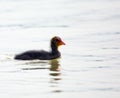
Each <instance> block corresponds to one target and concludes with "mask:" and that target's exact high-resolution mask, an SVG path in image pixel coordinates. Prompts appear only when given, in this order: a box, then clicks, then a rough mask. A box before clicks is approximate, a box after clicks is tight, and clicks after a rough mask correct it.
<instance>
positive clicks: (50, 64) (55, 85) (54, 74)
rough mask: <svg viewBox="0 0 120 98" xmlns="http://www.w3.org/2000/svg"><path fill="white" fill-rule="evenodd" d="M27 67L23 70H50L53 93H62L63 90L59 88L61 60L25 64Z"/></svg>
mask: <svg viewBox="0 0 120 98" xmlns="http://www.w3.org/2000/svg"><path fill="white" fill-rule="evenodd" d="M22 65H25V66H24V68H22V70H46V69H47V70H49V77H50V82H49V83H50V87H51V92H53V93H60V92H62V90H61V89H60V88H59V86H60V80H61V70H60V63H59V59H55V60H50V61H29V62H24V63H23V64H22Z"/></svg>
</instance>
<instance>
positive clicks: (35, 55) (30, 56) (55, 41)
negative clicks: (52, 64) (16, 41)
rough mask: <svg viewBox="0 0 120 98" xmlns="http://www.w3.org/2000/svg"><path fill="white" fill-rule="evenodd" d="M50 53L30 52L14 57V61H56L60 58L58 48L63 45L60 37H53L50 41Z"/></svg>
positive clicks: (42, 51)
mask: <svg viewBox="0 0 120 98" xmlns="http://www.w3.org/2000/svg"><path fill="white" fill-rule="evenodd" d="M50 45H51V51H50V52H47V51H44V50H39V51H37V50H30V51H26V52H24V53H21V54H18V55H16V56H15V59H16V60H35V59H39V60H51V59H56V58H59V57H60V56H61V54H60V52H59V51H58V47H59V46H61V45H65V43H64V42H63V41H62V40H61V38H60V37H58V36H55V37H53V38H52V39H51V43H50Z"/></svg>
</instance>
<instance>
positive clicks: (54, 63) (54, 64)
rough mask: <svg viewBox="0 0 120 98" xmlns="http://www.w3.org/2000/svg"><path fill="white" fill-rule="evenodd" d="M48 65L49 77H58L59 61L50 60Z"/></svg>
mask: <svg viewBox="0 0 120 98" xmlns="http://www.w3.org/2000/svg"><path fill="white" fill-rule="evenodd" d="M50 65H51V67H50V71H51V73H50V75H51V76H59V75H60V68H59V67H60V64H59V61H58V60H57V59H55V60H51V61H50Z"/></svg>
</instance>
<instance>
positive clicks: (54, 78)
mask: <svg viewBox="0 0 120 98" xmlns="http://www.w3.org/2000/svg"><path fill="white" fill-rule="evenodd" d="M50 65H51V67H50V76H51V77H50V87H51V89H52V91H51V92H53V93H60V92H62V90H61V89H60V88H59V85H60V84H59V83H60V80H61V72H60V64H59V60H58V59H55V60H51V62H50Z"/></svg>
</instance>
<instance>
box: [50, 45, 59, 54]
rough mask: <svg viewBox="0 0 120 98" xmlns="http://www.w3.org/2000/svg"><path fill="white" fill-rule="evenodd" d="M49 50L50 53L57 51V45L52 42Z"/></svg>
mask: <svg viewBox="0 0 120 98" xmlns="http://www.w3.org/2000/svg"><path fill="white" fill-rule="evenodd" d="M51 52H52V53H58V52H59V51H58V47H57V46H56V45H55V44H54V43H51Z"/></svg>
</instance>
